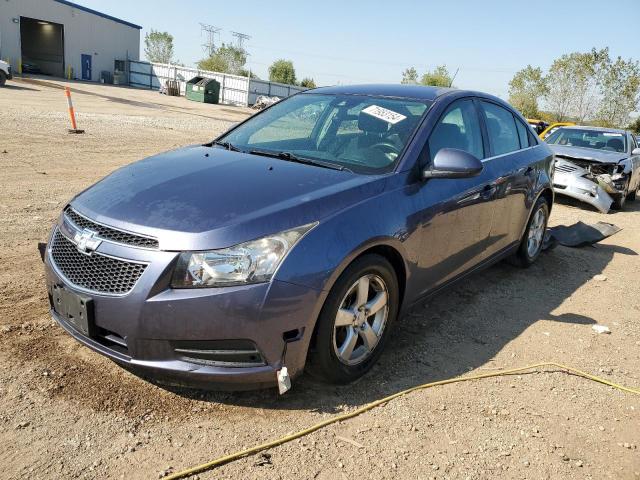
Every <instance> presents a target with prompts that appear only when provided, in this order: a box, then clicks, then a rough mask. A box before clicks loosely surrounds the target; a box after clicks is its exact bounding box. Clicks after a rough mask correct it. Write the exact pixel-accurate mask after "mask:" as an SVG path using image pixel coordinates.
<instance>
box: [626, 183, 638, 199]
mask: <svg viewBox="0 0 640 480" xmlns="http://www.w3.org/2000/svg"><path fill="white" fill-rule="evenodd" d="M638 190H640V186H639V187H638V188H636V189H635V190H634V191H633V192H629V195H627V200H629V201H630V202H633V201H634V200H635V199H636V194H637V193H638Z"/></svg>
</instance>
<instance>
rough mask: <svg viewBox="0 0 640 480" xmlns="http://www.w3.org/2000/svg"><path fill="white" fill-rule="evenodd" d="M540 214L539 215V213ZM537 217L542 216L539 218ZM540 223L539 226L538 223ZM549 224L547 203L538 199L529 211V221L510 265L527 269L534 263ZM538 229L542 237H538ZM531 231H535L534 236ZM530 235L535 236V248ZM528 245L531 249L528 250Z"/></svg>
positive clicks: (540, 250)
mask: <svg viewBox="0 0 640 480" xmlns="http://www.w3.org/2000/svg"><path fill="white" fill-rule="evenodd" d="M539 212H540V213H539ZM538 215H542V218H540V217H539V216H538ZM540 220H541V221H542V225H541V226H540V224H539V222H540ZM548 222H549V203H548V202H547V199H546V198H544V197H539V198H538V200H537V201H536V203H535V205H534V206H533V208H532V209H531V215H529V221H528V222H527V228H526V229H525V231H524V235H523V236H522V240H521V241H520V246H519V247H518V251H517V252H516V253H515V254H514V255H513V257H512V258H511V263H512V264H514V265H515V266H517V267H520V268H528V267H530V266H531V265H533V264H534V263H535V261H536V260H537V259H538V257H539V256H540V253H541V252H542V244H543V242H544V234H545V232H546V230H547V223H548ZM540 228H541V232H542V236H540ZM532 229H535V234H532V233H531V232H532ZM532 235H534V236H535V240H536V241H535V242H533V243H535V248H534V246H533V245H532V244H531V243H530V240H532V238H533V237H532ZM530 245H531V247H532V248H530Z"/></svg>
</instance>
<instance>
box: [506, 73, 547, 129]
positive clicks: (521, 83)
mask: <svg viewBox="0 0 640 480" xmlns="http://www.w3.org/2000/svg"><path fill="white" fill-rule="evenodd" d="M546 92H547V85H546V82H545V79H544V77H543V75H542V69H541V68H540V67H537V68H533V67H532V66H531V65H527V66H526V67H525V68H523V69H522V70H520V71H518V72H516V74H515V75H514V76H513V78H512V79H511V81H510V82H509V103H510V104H511V105H513V106H514V107H515V108H517V109H518V110H520V112H521V113H522V114H523V115H524V116H525V117H527V118H538V117H539V116H540V111H539V110H538V101H539V100H540V99H541V98H542V97H543V96H544V95H545V93H546Z"/></svg>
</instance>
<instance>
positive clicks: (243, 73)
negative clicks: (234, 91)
mask: <svg viewBox="0 0 640 480" xmlns="http://www.w3.org/2000/svg"><path fill="white" fill-rule="evenodd" d="M238 75H240V76H241V77H250V78H255V79H258V80H259V77H258V76H257V75H256V74H255V73H253V72H252V71H251V70H247V69H246V68H241V69H240V71H239V72H238Z"/></svg>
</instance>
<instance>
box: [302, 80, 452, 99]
mask: <svg viewBox="0 0 640 480" xmlns="http://www.w3.org/2000/svg"><path fill="white" fill-rule="evenodd" d="M452 91H455V92H460V90H458V89H455V88H445V87H426V86H423V85H402V84H392V83H390V84H367V85H336V86H333V87H320V88H314V89H311V90H306V91H304V92H303V93H323V94H331V95H370V96H380V97H399V98H412V99H417V100H435V99H436V98H438V97H439V96H441V95H444V94H445V93H449V92H452Z"/></svg>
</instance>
